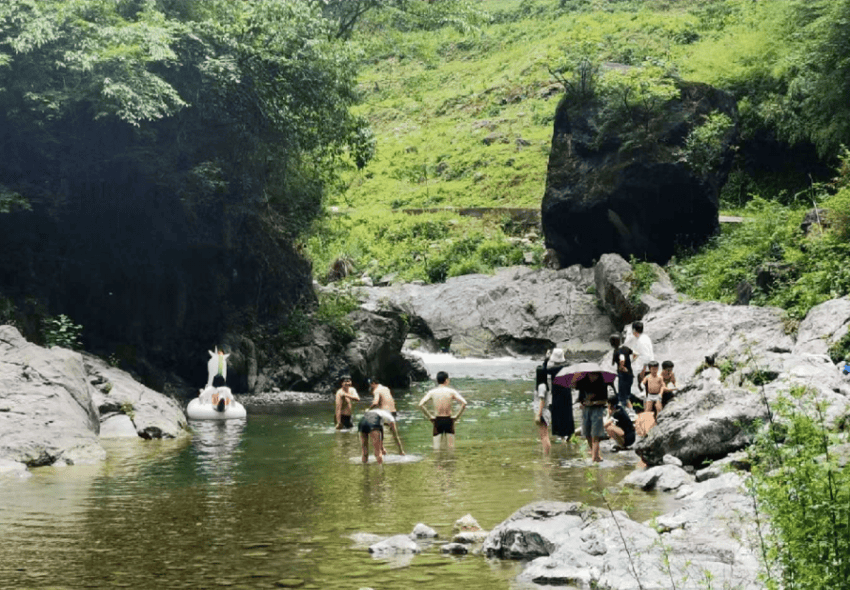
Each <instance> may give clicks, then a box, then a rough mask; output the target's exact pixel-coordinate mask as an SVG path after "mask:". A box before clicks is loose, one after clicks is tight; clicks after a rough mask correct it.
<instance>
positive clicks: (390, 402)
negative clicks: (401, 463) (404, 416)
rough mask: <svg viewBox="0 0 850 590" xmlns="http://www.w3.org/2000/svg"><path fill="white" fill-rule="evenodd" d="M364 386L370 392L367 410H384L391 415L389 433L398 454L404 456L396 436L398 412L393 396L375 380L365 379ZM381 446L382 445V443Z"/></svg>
mask: <svg viewBox="0 0 850 590" xmlns="http://www.w3.org/2000/svg"><path fill="white" fill-rule="evenodd" d="M366 384H367V385H368V386H369V389H370V390H371V392H372V404H371V405H370V406H369V410H373V409H378V410H384V411H386V412H389V413H390V414H392V416H393V421H392V422H390V432H392V433H393V438H395V442H396V444H397V445H398V452H399V454H400V455H404V448H402V446H401V438H399V436H398V426H396V422H395V421H396V420H398V412H397V411H396V409H395V400H394V399H393V394H392V393H390V390H389V388H388V387H385V386H384V385H381V384H380V383H378V381H377V380H376V379H366ZM367 411H368V410H367ZM381 444H383V442H382V443H381ZM384 454H385V455H386V454H387V451H386V449H384Z"/></svg>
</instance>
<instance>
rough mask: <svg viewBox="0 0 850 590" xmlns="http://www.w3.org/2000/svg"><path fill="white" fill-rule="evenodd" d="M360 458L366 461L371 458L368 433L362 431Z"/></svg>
mask: <svg viewBox="0 0 850 590" xmlns="http://www.w3.org/2000/svg"><path fill="white" fill-rule="evenodd" d="M360 451H361V453H360V458H361V459H362V460H363V462H364V463H365V462H366V461H368V460H369V437H368V435H366V434H363V433H362V432H361V433H360Z"/></svg>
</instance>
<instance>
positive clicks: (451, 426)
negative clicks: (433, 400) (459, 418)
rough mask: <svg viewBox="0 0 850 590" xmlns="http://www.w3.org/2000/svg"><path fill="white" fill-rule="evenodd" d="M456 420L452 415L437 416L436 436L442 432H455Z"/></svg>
mask: <svg viewBox="0 0 850 590" xmlns="http://www.w3.org/2000/svg"><path fill="white" fill-rule="evenodd" d="M454 433H455V420H454V418H452V417H451V416H437V417H436V418H434V436H438V435H440V434H454Z"/></svg>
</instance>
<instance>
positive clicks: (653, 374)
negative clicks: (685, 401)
mask: <svg viewBox="0 0 850 590" xmlns="http://www.w3.org/2000/svg"><path fill="white" fill-rule="evenodd" d="M641 385H643V386H644V387H646V411H647V412H654V413H655V414H656V415H658V412H660V411H661V409H662V408H663V405H662V403H661V395H662V393H663V390H664V379H662V377H661V375H659V374H658V361H650V362H649V375H647V376H646V377H644V378H643V381H641Z"/></svg>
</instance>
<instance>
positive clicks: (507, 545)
mask: <svg viewBox="0 0 850 590" xmlns="http://www.w3.org/2000/svg"><path fill="white" fill-rule="evenodd" d="M587 518H588V510H587V509H586V508H585V507H584V506H583V505H582V504H580V503H578V502H550V501H542V502H535V503H533V504H528V505H526V506H523V507H522V508H520V509H519V510H517V511H516V512H514V513H513V514H512V515H511V516H510V517H509V518H508V519H507V520H505V521H504V522H503V523H501V524H500V525H498V526H497V527H496V528H494V529H493V530H492V531H490V534H489V535H488V536H487V538H486V539H485V540H484V546H483V547H482V551H483V552H484V553H485V554H486V555H487V556H488V557H500V558H502V559H534V558H535V557H540V556H541V555H551V554H552V553H554V552H555V551H556V550H557V549H558V548H559V547H560V546H561V545H563V544H564V543H566V542H567V541H568V540H569V535H570V530H571V529H574V528H580V527H581V526H582V525H583V524H584V521H585V520H586V519H587Z"/></svg>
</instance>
